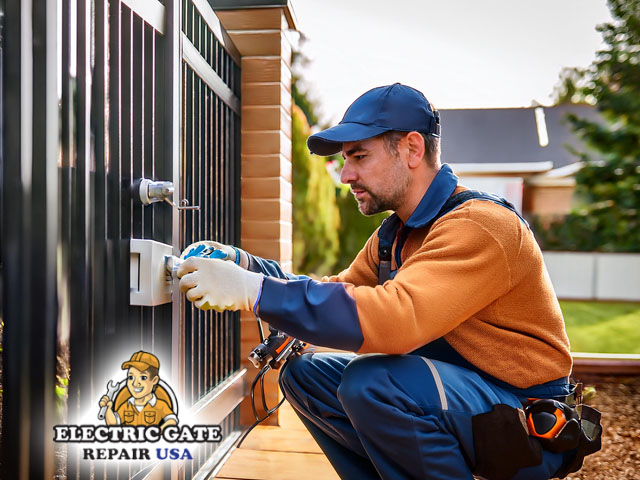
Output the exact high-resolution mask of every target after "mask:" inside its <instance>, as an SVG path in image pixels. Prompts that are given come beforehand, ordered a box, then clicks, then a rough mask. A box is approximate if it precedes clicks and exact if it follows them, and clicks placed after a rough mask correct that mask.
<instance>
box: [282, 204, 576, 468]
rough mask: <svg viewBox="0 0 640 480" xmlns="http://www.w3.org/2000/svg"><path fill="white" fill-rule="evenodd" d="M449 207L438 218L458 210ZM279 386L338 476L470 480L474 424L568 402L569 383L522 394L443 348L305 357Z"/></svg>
mask: <svg viewBox="0 0 640 480" xmlns="http://www.w3.org/2000/svg"><path fill="white" fill-rule="evenodd" d="M463 194H464V195H463ZM458 195H461V196H460V197H459V198H458V199H457V200H456V201H457V202H458V205H459V203H460V202H461V201H465V200H468V199H470V198H481V199H483V200H488V201H494V202H495V203H498V204H501V205H503V206H505V207H507V208H510V209H511V210H513V211H514V212H515V210H514V209H513V207H512V206H511V205H510V204H507V203H505V201H504V200H503V199H500V198H498V197H495V196H482V195H484V194H478V192H462V194H458ZM453 203H455V202H453ZM453 203H452V202H448V204H445V205H444V206H443V209H442V210H441V212H439V216H441V215H443V214H444V213H446V212H448V211H450V210H451V209H453V208H455V206H456V205H454V204H453ZM516 213H517V212H516ZM523 221H524V220H523ZM383 226H384V225H383ZM381 230H382V227H381ZM387 233H388V232H387ZM383 235H384V232H383ZM393 238H395V232H393V234H387V235H386V239H383V238H382V236H380V240H381V242H382V243H385V242H384V241H385V240H387V241H389V240H390V241H393ZM383 247H384V245H382V247H381V248H383ZM389 251H390V249H389ZM394 273H395V272H391V271H389V272H388V275H389V276H390V277H393V275H394ZM488 354H491V355H495V354H496V352H488ZM280 386H281V388H282V391H283V392H284V395H285V397H286V399H287V400H288V401H289V402H290V403H291V405H292V406H293V407H294V409H295V410H296V412H297V413H298V415H299V416H300V419H301V420H302V422H303V423H304V424H305V426H306V427H307V428H308V430H309V431H310V432H311V435H312V436H313V437H314V439H315V440H316V441H317V442H318V444H319V445H320V447H321V448H322V450H323V451H324V453H325V454H326V455H327V457H328V459H329V461H330V462H331V464H332V465H333V466H334V468H335V469H336V471H337V472H338V474H339V475H340V477H341V478H343V479H354V480H355V479H358V480H360V479H378V478H382V479H385V480H391V479H394V480H395V479H433V480H436V479H439V480H440V479H441V480H454V479H461V480H462V479H472V478H473V474H472V471H473V469H474V466H475V465H476V459H475V450H474V441H473V430H472V417H473V416H475V415H478V414H482V413H486V412H489V411H491V410H492V408H493V406H494V405H497V404H506V405H509V406H511V407H514V408H519V407H520V408H521V407H522V401H523V400H525V399H526V398H528V397H536V398H553V397H564V396H565V395H568V394H569V393H570V386H569V385H568V383H567V379H560V380H557V381H554V382H549V383H546V384H543V385H539V386H536V387H532V388H529V389H526V390H521V389H517V388H515V387H512V386H510V385H507V384H505V383H504V382H501V381H499V380H497V379H495V378H493V377H489V376H488V375H486V374H483V372H480V371H478V370H477V369H475V368H474V367H473V366H472V365H471V364H468V362H467V363H465V361H464V359H462V357H460V356H459V355H457V354H456V352H455V351H453V349H452V348H451V347H449V346H448V345H447V344H446V342H439V341H436V342H432V343H431V344H429V345H427V346H426V347H423V348H421V349H419V350H417V351H416V352H413V354H409V355H383V354H371V355H356V354H352V353H309V354H304V355H302V356H300V357H296V358H292V359H291V360H290V361H289V362H288V363H287V364H286V365H285V367H284V368H283V370H282V372H281V374H280ZM562 460H563V459H562V455H561V454H554V453H550V452H547V451H544V452H543V457H542V463H541V464H540V465H537V466H533V467H527V468H522V469H520V470H519V471H518V472H517V474H516V475H515V476H514V477H513V478H514V479H517V480H525V479H527V480H534V479H535V480H537V479H548V478H551V477H552V476H553V474H554V473H555V472H556V471H557V470H558V469H559V468H560V467H561V464H562ZM301 473H302V474H304V473H303V472H301Z"/></svg>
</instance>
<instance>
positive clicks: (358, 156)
mask: <svg viewBox="0 0 640 480" xmlns="http://www.w3.org/2000/svg"><path fill="white" fill-rule="evenodd" d="M364 157H366V155H355V156H354V158H355V159H356V160H362V159H363V158H364Z"/></svg>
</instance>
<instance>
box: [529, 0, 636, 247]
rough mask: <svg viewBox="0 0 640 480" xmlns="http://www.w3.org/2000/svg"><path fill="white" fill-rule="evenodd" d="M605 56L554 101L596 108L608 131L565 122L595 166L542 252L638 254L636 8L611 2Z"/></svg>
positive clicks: (574, 75)
mask: <svg viewBox="0 0 640 480" xmlns="http://www.w3.org/2000/svg"><path fill="white" fill-rule="evenodd" d="M608 3H609V8H610V10H611V14H612V18H613V21H612V22H610V23H605V24H603V25H599V26H598V27H597V28H598V31H600V32H601V33H602V36H603V40H604V43H605V45H604V48H603V49H602V50H600V51H598V52H597V53H596V59H595V60H594V61H593V63H592V64H591V65H590V66H589V67H588V68H586V69H569V70H566V71H565V72H563V74H562V76H561V86H560V88H559V89H558V98H559V100H564V101H571V102H586V103H590V104H594V105H595V107H596V108H597V109H598V111H599V112H600V113H601V115H602V118H604V120H605V123H597V122H593V121H589V120H586V119H584V118H578V117H577V116H576V115H569V116H568V120H569V122H570V123H571V125H572V129H573V130H574V132H575V133H576V135H578V137H580V138H581V139H582V140H583V141H584V142H585V143H586V145H588V146H589V147H590V148H591V149H592V150H595V151H596V152H598V154H599V157H600V158H597V159H594V158H592V155H591V154H588V153H585V152H575V153H576V154H577V155H579V156H580V157H581V159H582V160H583V162H584V166H583V168H582V169H581V170H580V171H579V172H578V173H577V174H576V194H577V195H578V206H577V207H576V208H575V209H574V210H573V211H571V213H569V214H568V215H567V216H566V217H565V218H563V219H561V220H560V221H556V222H553V223H552V224H551V226H550V227H549V228H548V229H542V230H541V231H539V233H538V235H539V239H540V241H541V244H542V245H543V248H548V249H571V250H599V251H618V252H640V222H639V220H638V210H639V209H640V0H608Z"/></svg>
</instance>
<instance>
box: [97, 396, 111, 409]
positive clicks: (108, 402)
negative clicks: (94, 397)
mask: <svg viewBox="0 0 640 480" xmlns="http://www.w3.org/2000/svg"><path fill="white" fill-rule="evenodd" d="M99 405H100V408H102V407H107V409H109V410H111V409H112V408H113V402H112V401H111V399H110V398H109V397H107V396H106V395H104V396H103V397H102V398H101V399H100V403H99Z"/></svg>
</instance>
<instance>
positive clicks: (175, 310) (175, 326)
mask: <svg viewBox="0 0 640 480" xmlns="http://www.w3.org/2000/svg"><path fill="white" fill-rule="evenodd" d="M165 7H166V33H165V35H164V37H163V39H162V44H163V47H164V48H163V52H162V53H163V54H162V55H161V56H159V60H160V61H161V62H163V71H162V75H161V77H162V81H159V82H158V83H159V84H161V85H162V86H163V90H162V91H160V97H161V98H163V99H165V101H166V103H164V104H163V106H164V108H163V111H162V112H160V114H159V115H158V117H157V118H158V119H161V120H160V121H158V122H157V124H163V125H167V129H166V131H164V132H163V135H162V139H163V148H162V149H161V152H162V154H163V155H164V161H163V162H162V164H163V166H164V167H165V168H166V169H167V172H166V173H169V174H170V175H171V177H172V178H173V184H174V186H175V188H176V190H175V192H174V195H176V198H177V199H180V198H186V197H184V191H183V189H182V188H181V187H182V182H181V178H180V177H181V175H180V172H181V168H180V151H179V149H180V145H181V139H180V130H181V128H180V125H181V123H182V122H181V121H179V119H180V118H181V114H182V102H183V101H184V98H185V96H184V95H182V96H181V93H182V92H183V85H184V83H185V82H184V81H183V74H182V72H183V64H182V49H181V43H180V42H181V32H182V28H181V25H182V7H181V2H180V0H165ZM182 143H184V142H182ZM158 154H160V152H158ZM170 215H171V216H170V217H169V218H171V226H172V227H171V240H172V244H173V251H174V254H179V252H180V248H181V247H182V245H180V242H181V235H180V232H181V228H180V227H181V225H180V215H179V214H178V213H174V212H171V214H170ZM172 293H173V296H174V301H173V302H172V308H171V364H172V365H171V366H172V372H171V373H172V376H173V379H174V381H176V382H177V383H178V385H179V392H178V393H179V394H182V395H181V396H182V398H185V396H184V378H185V375H184V371H185V370H184V341H183V335H184V323H183V322H184V314H183V312H184V303H183V300H182V296H181V295H180V294H179V291H178V288H177V286H174V288H173V292H172ZM172 472H174V473H177V472H175V469H174V470H172ZM172 476H173V475H172Z"/></svg>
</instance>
